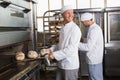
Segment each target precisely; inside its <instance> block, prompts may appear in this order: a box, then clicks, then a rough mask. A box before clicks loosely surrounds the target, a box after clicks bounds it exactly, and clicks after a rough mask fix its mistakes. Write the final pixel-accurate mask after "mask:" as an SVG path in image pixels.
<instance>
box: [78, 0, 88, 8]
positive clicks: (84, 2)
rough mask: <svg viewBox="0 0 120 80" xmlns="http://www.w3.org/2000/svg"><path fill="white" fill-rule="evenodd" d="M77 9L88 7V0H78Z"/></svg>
mask: <svg viewBox="0 0 120 80" xmlns="http://www.w3.org/2000/svg"><path fill="white" fill-rule="evenodd" d="M77 5H78V9H82V8H90V0H78V4H77Z"/></svg>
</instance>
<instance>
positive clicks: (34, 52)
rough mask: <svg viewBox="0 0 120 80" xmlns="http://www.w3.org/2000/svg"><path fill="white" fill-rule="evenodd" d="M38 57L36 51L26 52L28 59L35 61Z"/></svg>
mask: <svg viewBox="0 0 120 80" xmlns="http://www.w3.org/2000/svg"><path fill="white" fill-rule="evenodd" d="M37 57H38V54H37V52H36V51H32V50H31V51H29V52H28V58H32V59H36V58H37Z"/></svg>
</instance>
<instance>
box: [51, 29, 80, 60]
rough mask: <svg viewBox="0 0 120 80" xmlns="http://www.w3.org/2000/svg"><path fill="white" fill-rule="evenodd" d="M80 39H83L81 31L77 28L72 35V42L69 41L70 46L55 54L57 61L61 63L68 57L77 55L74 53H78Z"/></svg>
mask: <svg viewBox="0 0 120 80" xmlns="http://www.w3.org/2000/svg"><path fill="white" fill-rule="evenodd" d="M80 38H81V31H80V29H78V28H77V29H75V30H74V31H73V32H72V33H71V37H70V40H68V41H67V42H69V43H68V44H69V45H67V46H66V47H65V48H64V49H61V50H58V51H55V52H53V54H54V56H55V59H56V60H58V61H60V60H63V59H65V58H66V57H69V56H73V55H77V54H74V53H75V51H78V45H79V42H80Z"/></svg>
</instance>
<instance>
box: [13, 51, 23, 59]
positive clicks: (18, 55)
mask: <svg viewBox="0 0 120 80" xmlns="http://www.w3.org/2000/svg"><path fill="white" fill-rule="evenodd" d="M15 58H16V60H24V59H25V54H24V53H23V52H17V53H16V55H15Z"/></svg>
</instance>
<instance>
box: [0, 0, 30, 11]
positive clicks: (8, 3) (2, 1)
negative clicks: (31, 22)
mask: <svg viewBox="0 0 120 80" xmlns="http://www.w3.org/2000/svg"><path fill="white" fill-rule="evenodd" d="M9 5H10V7H11V6H12V7H14V8H16V9H20V10H22V11H23V12H24V13H28V12H29V11H30V9H28V8H26V7H23V6H20V5H18V4H14V3H12V2H10V1H5V0H1V1H0V6H1V7H3V8H6V7H8V6H9Z"/></svg>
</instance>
